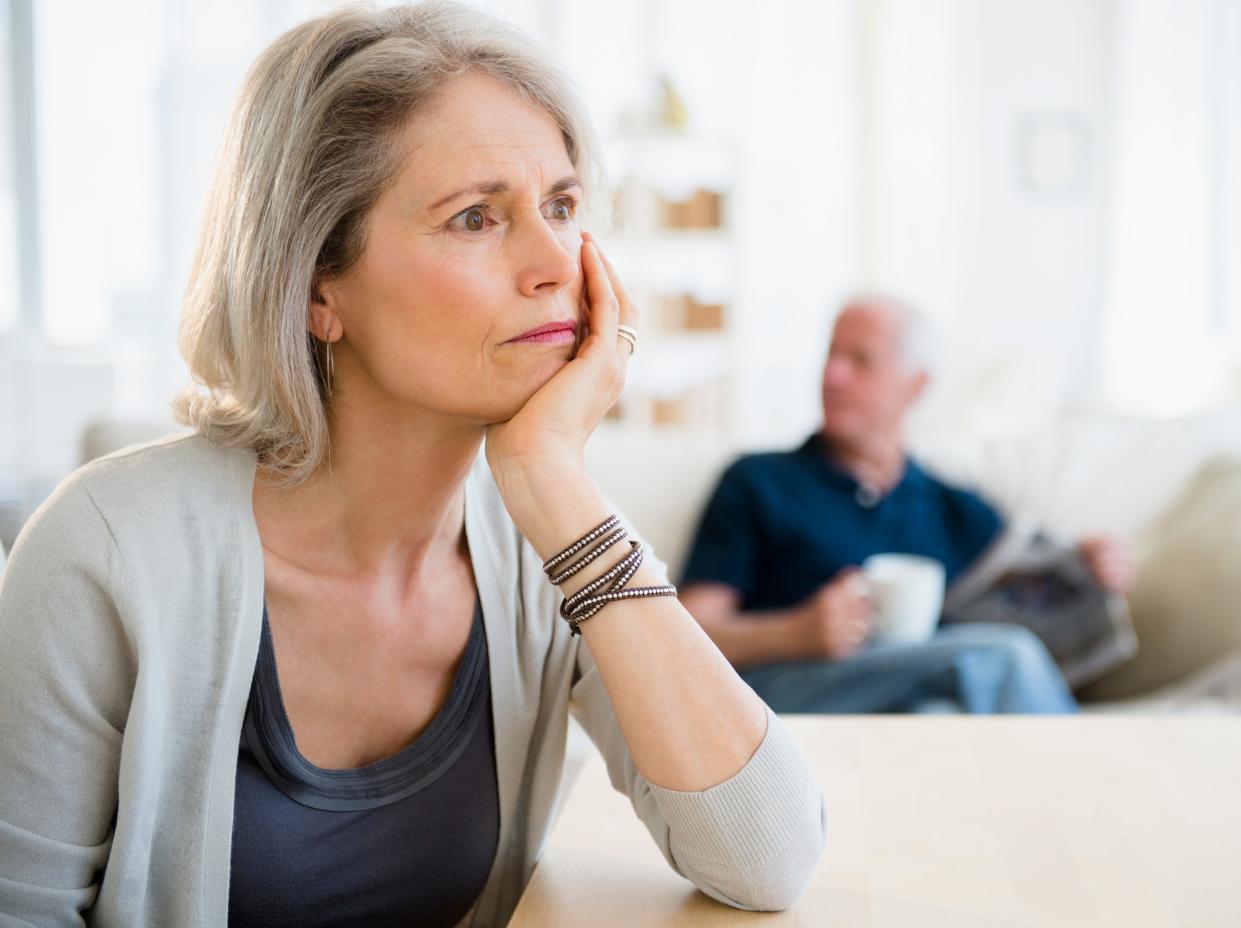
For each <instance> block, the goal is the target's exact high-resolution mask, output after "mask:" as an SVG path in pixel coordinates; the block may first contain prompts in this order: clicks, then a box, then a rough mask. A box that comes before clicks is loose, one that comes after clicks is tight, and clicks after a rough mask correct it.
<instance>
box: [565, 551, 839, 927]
mask: <svg viewBox="0 0 1241 928" xmlns="http://www.w3.org/2000/svg"><path fill="white" fill-rule="evenodd" d="M643 548H647V545H646V544H645V542H643ZM646 560H647V562H648V563H650V562H652V561H654V563H655V564H656V566H657V568H658V570H659V572H661V573H663V574H664V575H665V576H666V575H667V568H666V566H665V565H664V564H663V563H662V562H660V561H658V560H657V559H654V558H653V556H652V554H651V553H650V551H649V548H648V549H647V554H646ZM578 641H579V646H578V656H577V674H575V679H576V682H575V683H574V685H573V689H572V692H571V697H570V699H571V701H570V706H571V709H572V711H573V715H574V717H575V718H576V719H577V720H578V722H580V723H581V725H582V727H583V728H584V729H585V730H586V733H587V734H588V735H589V736H590V738H591V740H592V741H593V742H594V744H595V746H596V748H598V750H599V752H600V754H602V755H603V759H604V761H605V763H606V764H607V769H608V776H609V778H610V780H611V782H612V786H613V787H614V788H615V789H616V790H618V791H620V792H623V793H625V794H626V795H627V796H628V797H629V801H630V802H631V803H632V805H633V808H634V811H635V812H636V813H637V815H638V817H639V818H640V819H641V820H642V823H643V824H644V825H645V826H646V828H647V831H649V832H650V834H651V837H652V838H653V839H654V840H655V843H656V845H658V847H659V850H660V851H661V852H662V853H663V855H664V858H665V859H666V860H667V861H668V863H669V865H670V866H671V867H672V868H673V870H675V871H676V872H677V873H679V874H680V875H681V876H683V877H685V878H686V879H688V880H689V881H690V882H692V883H693V884H694V885H695V886H696V887H697V888H698V889H699V890H701V891H702V892H704V893H705V894H707V895H708V896H710V897H712V898H713V899H716V900H718V901H720V902H724V903H726V904H728V905H731V906H734V907H736V908H739V909H750V910H758V911H779V910H781V909H785V908H787V907H788V906H790V905H792V903H793V902H794V901H795V900H796V899H797V898H798V897H799V896H800V895H801V894H802V892H803V891H804V890H805V888H806V886H807V885H809V883H810V880H811V878H812V877H813V875H814V870H815V867H816V865H817V864H818V860H819V857H820V855H821V853H822V851H823V846H824V841H825V835H826V828H827V819H826V811H825V809H824V803H823V793H822V790H821V789H820V787H819V785H818V783H817V782H816V781H815V778H814V775H813V772H812V771H811V769H810V765H809V763H808V762H807V760H806V758H805V756H804V755H803V754H802V752H801V750H800V749H799V748H798V747H797V744H796V742H794V740H793V738H792V736H791V735H790V734H789V732H788V730H787V729H786V728H785V726H784V725H783V724H782V723H781V722H780V719H779V718H778V717H777V716H776V714H775V713H774V712H772V711H771V709H770V708H768V710H767V731H766V733H765V734H764V736H763V740H762V742H761V743H760V744H759V746H758V749H757V750H756V751H755V752H754V754H753V756H752V757H751V758H750V759H749V760H748V761H747V762H746V764H745V765H744V766H743V767H742V768H741V769H740V770H739V771H737V772H736V773H735V774H733V776H731V777H730V778H728V779H727V780H725V781H724V782H722V783H719V784H716V785H715V786H712V787H709V788H708V789H705V790H700V791H696V792H683V791H679V790H672V789H666V788H664V787H661V786H657V785H655V784H654V783H651V782H649V781H647V780H646V779H645V778H644V777H643V776H642V774H641V773H639V772H638V769H637V767H636V766H635V765H634V763H633V759H632V757H631V756H630V754H629V748H628V747H627V745H626V744H625V739H624V736H623V735H622V734H621V730H620V723H619V722H618V721H617V718H616V714H615V712H614V711H613V709H612V703H611V701H610V699H609V698H608V694H607V690H606V689H605V687H604V685H603V679H602V678H601V676H600V675H599V671H598V668H597V667H596V666H595V662H594V658H593V657H592V656H591V654H590V650H589V648H587V647H586V645H585V643H584V641H583V640H582V639H578Z"/></svg>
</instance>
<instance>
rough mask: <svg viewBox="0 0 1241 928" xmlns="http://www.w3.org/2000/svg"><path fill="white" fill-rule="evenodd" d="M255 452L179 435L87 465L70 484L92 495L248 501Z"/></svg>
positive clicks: (107, 456)
mask: <svg viewBox="0 0 1241 928" xmlns="http://www.w3.org/2000/svg"><path fill="white" fill-rule="evenodd" d="M255 464H256V457H255V454H254V452H252V451H246V450H243V449H237V448H221V447H219V446H217V445H213V444H211V443H210V442H209V441H207V439H206V438H204V437H203V436H202V435H201V434H199V433H198V432H176V433H173V434H171V435H166V436H164V437H163V438H158V439H156V440H154V441H148V442H143V443H142V444H138V445H131V446H129V447H127V448H121V449H120V450H119V451H114V452H112V453H111V454H108V455H106V456H104V457H101V458H97V459H96V460H94V461H91V462H90V463H89V464H85V465H83V466H82V467H80V468H78V469H77V470H76V471H74V473H73V474H71V475H70V476H69V477H68V478H67V480H66V482H67V483H72V482H74V481H78V482H81V483H82V484H83V485H84V486H85V487H86V488H87V489H88V490H89V492H90V493H91V494H92V495H96V496H106V497H110V498H111V497H118V496H119V497H122V498H132V496H133V495H135V494H136V495H139V496H141V497H143V498H145V499H148V500H152V499H155V498H158V497H159V496H160V495H161V494H167V495H171V496H180V495H181V494H183V493H187V492H188V493H193V494H195V495H199V496H201V495H203V494H208V495H210V494H212V492H213V491H225V492H233V493H235V492H236V491H237V489H238V488H239V487H240V486H243V485H244V489H245V491H246V494H247V498H248V496H249V491H250V489H251V486H252V484H253V480H254V469H255Z"/></svg>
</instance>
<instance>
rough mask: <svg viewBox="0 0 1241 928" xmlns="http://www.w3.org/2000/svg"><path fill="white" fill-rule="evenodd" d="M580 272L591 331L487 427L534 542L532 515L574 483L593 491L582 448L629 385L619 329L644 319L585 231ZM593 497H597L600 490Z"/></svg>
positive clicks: (503, 482) (505, 487)
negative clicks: (504, 417)
mask: <svg viewBox="0 0 1241 928" xmlns="http://www.w3.org/2000/svg"><path fill="white" fill-rule="evenodd" d="M582 275H583V277H584V281H585V285H584V287H583V293H582V296H583V300H584V302H585V304H586V305H585V309H586V326H585V327H584V328H583V332H582V338H581V343H580V344H579V346H578V350H577V354H576V356H575V357H574V358H573V359H572V360H571V361H570V362H569V363H568V364H566V365H565V366H564V367H563V368H561V369H560V371H558V372H557V373H556V375H555V376H554V377H552V379H551V380H549V381H548V382H547V383H545V384H544V385H543V386H542V387H540V388H539V389H538V390H537V391H536V392H535V394H534V395H533V396H532V397H530V399H529V400H527V401H526V403H525V405H523V406H522V408H521V409H520V410H519V411H518V412H517V414H516V415H515V416H513V418H511V419H509V420H508V421H507V422H500V423H496V424H495V425H491V426H488V428H487V463H488V464H489V465H490V466H491V471H492V474H493V475H494V476H495V479H496V485H497V486H498V487H499V488H500V494H501V496H502V497H503V498H504V503H505V506H506V507H507V508H508V510H509V514H510V515H511V516H512V517H513V519H514V521H515V522H517V524H518V527H519V528H521V529H522V532H523V534H525V535H526V537H527V538H529V539H530V540H531V541H532V542H534V541H535V538H534V537H532V534H531V532H530V531H527V526H526V525H523V521H526V520H524V519H523V516H524V515H526V514H527V511H528V510H545V509H546V507H547V505H548V504H549V502H550V501H552V500H555V499H563V498H564V497H565V496H566V495H567V494H569V493H570V492H571V490H572V488H573V487H574V486H575V485H576V486H579V487H583V492H586V491H587V490H586V488H587V487H593V481H591V480H590V478H589V477H588V476H587V475H586V473H585V471H584V470H583V469H582V454H583V449H584V448H585V446H586V440H587V439H588V438H590V435H591V433H592V432H593V431H594V430H595V426H597V425H598V424H599V420H600V419H602V418H603V416H604V415H605V414H606V413H607V411H608V410H609V409H610V408H611V407H612V405H613V404H614V403H615V402H616V401H617V400H618V399H619V398H620V395H621V391H622V390H623V389H624V386H625V371H626V368H627V367H628V365H629V354H630V348H629V343H628V342H627V341H625V340H624V339H623V338H621V337H620V336H619V335H618V334H617V326H618V325H620V324H624V325H629V326H636V325H637V321H638V311H637V308H636V307H635V306H634V305H633V301H632V300H631V299H630V298H629V295H628V293H626V292H625V288H624V286H623V285H622V284H621V282H620V279H619V278H618V277H617V276H616V272H615V271H614V270H613V269H612V266H611V264H610V262H609V261H608V259H607V258H605V257H604V256H603V253H602V252H601V251H600V250H599V246H598V244H596V242H595V240H594V238H593V237H592V236H591V235H590V234H589V233H586V232H584V233H582ZM594 492H595V494H596V495H597V493H598V491H597V488H595V490H594ZM589 527H590V526H589V525H587V526H584V528H589ZM570 540H572V539H565V543H567V542H568V541H570Z"/></svg>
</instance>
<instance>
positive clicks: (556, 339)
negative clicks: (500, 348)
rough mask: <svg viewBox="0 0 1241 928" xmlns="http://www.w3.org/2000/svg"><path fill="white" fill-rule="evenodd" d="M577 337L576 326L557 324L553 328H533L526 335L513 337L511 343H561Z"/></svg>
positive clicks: (566, 342)
mask: <svg viewBox="0 0 1241 928" xmlns="http://www.w3.org/2000/svg"><path fill="white" fill-rule="evenodd" d="M576 338H577V327H576V326H572V325H558V326H556V327H555V328H546V327H544V328H542V329H535V330H533V331H532V332H531V333H530V334H528V335H523V336H521V337H520V338H514V339H513V340H512V343H513V344H515V345H562V344H568V343H569V342H572V341H574V340H575V339H576Z"/></svg>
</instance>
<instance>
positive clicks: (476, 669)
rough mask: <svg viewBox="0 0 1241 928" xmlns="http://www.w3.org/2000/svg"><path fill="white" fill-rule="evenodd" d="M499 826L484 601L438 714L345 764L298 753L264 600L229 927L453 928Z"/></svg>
mask: <svg viewBox="0 0 1241 928" xmlns="http://www.w3.org/2000/svg"><path fill="white" fill-rule="evenodd" d="M499 831H500V803H499V796H498V793H497V789H496V770H495V745H494V740H493V732H492V722H491V685H490V675H489V673H488V670H487V636H486V632H485V631H484V629H483V620H482V605H481V602H480V603H479V604H478V605H477V606H476V607H475V611H474V623H473V626H472V628H471V630H470V638H469V642H468V643H467V645H466V648H465V654H464V656H463V657H462V659H461V666H460V668H459V669H458V671H457V676H456V678H455V680H454V681H453V685H452V690H451V692H450V693H449V696H448V700H447V701H446V702H445V704H444V706H443V708H442V709H441V710H440V712H439V714H437V715H436V717H435V718H434V719H433V720H432V721H431V724H430V725H429V726H427V728H426V730H425V731H423V733H422V734H421V735H419V736H418V738H417V739H416V740H415V741H414V742H413V743H412V744H410V745H409V746H408V747H406V748H404V749H403V750H401V751H400V752H399V753H397V754H394V755H393V756H392V757H388V758H385V759H383V760H380V761H376V762H375V763H372V764H367V765H366V766H364V767H357V768H354V769H352V770H325V769H323V768H320V767H316V766H315V765H313V764H311V763H310V762H309V761H308V760H306V759H305V758H304V757H302V755H301V753H300V752H299V751H298V750H297V746H296V744H295V743H294V740H293V730H292V727H291V726H290V724H289V719H288V716H287V715H286V714H285V711H284V703H283V701H282V699H281V697H280V681H279V678H278V676H277V673H276V659H275V651H274V649H273V647H272V640H271V628H270V626H269V624H268V621H267V610H266V607H265V608H264V610H263V631H262V638H261V640H260V643H259V657H258V662H257V666H256V667H255V672H254V681H253V683H252V685H251V688H250V701H249V703H248V705H247V707H246V717H245V723H244V725H243V726H242V734H241V747H240V751H239V754H238V759H237V793H236V800H235V804H234V813H233V849H232V875H231V878H230V881H229V905H228V923H229V925H230V928H278V926H289V928H293V926H296V928H318V926H329V925H331V926H343V925H349V926H353V925H357V926H362V925H365V926H369V928H381V926H388V925H391V926H397V925H400V926H410V925H419V926H429V928H433V926H445V928H451V926H453V925H456V924H457V923H458V922H459V921H460V920H461V918H462V917H463V916H464V915H465V914H466V913H467V912H469V910H470V907H471V906H473V904H474V901H475V900H476V899H477V898H478V894H479V893H480V892H481V891H482V888H483V884H484V883H485V882H486V880H487V875H488V873H489V872H490V871H491V864H492V861H493V860H494V858H495V853H496V845H497V841H498V838H499Z"/></svg>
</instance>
